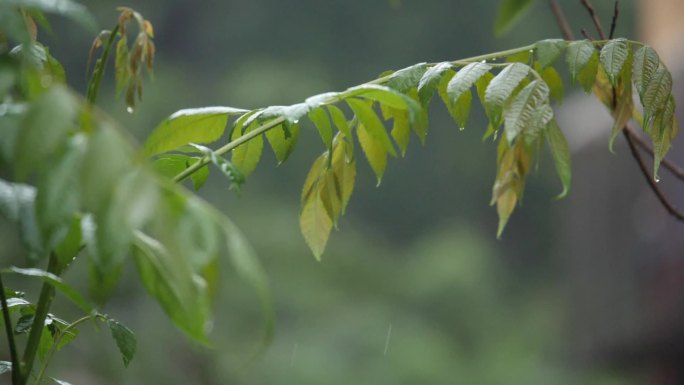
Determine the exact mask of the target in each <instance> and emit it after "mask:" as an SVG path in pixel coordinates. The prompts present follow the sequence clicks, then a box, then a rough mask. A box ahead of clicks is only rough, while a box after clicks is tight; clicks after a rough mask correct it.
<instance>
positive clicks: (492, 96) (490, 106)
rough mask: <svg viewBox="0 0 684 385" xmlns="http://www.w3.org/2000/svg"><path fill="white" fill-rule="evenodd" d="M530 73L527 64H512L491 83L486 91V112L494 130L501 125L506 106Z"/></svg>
mask: <svg viewBox="0 0 684 385" xmlns="http://www.w3.org/2000/svg"><path fill="white" fill-rule="evenodd" d="M529 73H530V67H529V66H527V65H526V64H522V63H512V64H510V65H508V66H506V68H504V69H503V70H502V71H501V72H499V74H498V75H496V76H495V77H494V79H492V81H491V82H490V83H489V86H488V87H487V90H486V91H485V111H486V112H487V116H488V117H489V120H490V122H491V124H492V126H493V127H494V128H497V127H499V126H500V125H501V113H502V112H503V109H504V104H505V103H506V102H507V101H508V99H509V98H510V97H511V96H512V95H513V91H515V89H516V88H517V87H518V85H519V84H520V83H521V82H522V81H523V79H525V78H527V75H528V74H529Z"/></svg>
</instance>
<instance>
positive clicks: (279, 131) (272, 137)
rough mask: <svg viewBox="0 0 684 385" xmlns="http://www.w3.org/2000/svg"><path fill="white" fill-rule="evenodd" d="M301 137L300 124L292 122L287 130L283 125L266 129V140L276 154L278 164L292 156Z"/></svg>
mask: <svg viewBox="0 0 684 385" xmlns="http://www.w3.org/2000/svg"><path fill="white" fill-rule="evenodd" d="M298 139H299V124H291V125H290V126H289V128H288V129H287V130H286V129H285V128H284V127H283V126H282V125H280V126H277V127H274V128H272V129H270V130H268V131H266V140H267V141H268V144H269V145H270V146H271V149H272V150H273V153H274V154H275V157H276V160H277V161H278V165H280V164H282V163H283V162H285V161H286V160H287V158H289V157H290V154H291V153H292V150H294V147H295V145H296V144H297V140H298Z"/></svg>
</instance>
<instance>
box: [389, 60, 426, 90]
mask: <svg viewBox="0 0 684 385" xmlns="http://www.w3.org/2000/svg"><path fill="white" fill-rule="evenodd" d="M427 68H428V66H427V63H418V64H414V65H412V66H410V67H406V68H402V69H400V70H398V71H396V72H394V73H392V74H391V75H389V79H387V82H386V83H385V85H387V87H389V88H393V89H395V90H397V91H399V92H402V93H405V92H407V91H408V90H410V89H411V88H415V87H417V86H418V82H419V81H420V79H421V78H422V77H423V74H424V73H425V71H427Z"/></svg>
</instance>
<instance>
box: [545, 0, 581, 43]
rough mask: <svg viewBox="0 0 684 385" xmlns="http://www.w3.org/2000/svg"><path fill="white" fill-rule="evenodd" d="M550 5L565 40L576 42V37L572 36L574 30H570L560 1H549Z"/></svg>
mask: <svg viewBox="0 0 684 385" xmlns="http://www.w3.org/2000/svg"><path fill="white" fill-rule="evenodd" d="M549 5H551V11H552V12H553V15H554V16H555V17H556V21H558V27H559V28H560V30H561V33H562V34H563V37H564V38H565V40H575V36H573V34H572V29H570V24H568V19H567V18H566V17H565V13H563V8H561V6H560V4H558V1H557V0H549Z"/></svg>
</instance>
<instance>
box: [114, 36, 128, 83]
mask: <svg viewBox="0 0 684 385" xmlns="http://www.w3.org/2000/svg"><path fill="white" fill-rule="evenodd" d="M128 61H129V59H128V41H127V39H126V35H123V36H122V37H121V38H120V39H119V42H118V43H116V59H115V60H114V79H115V81H116V94H117V95H119V94H121V91H123V89H124V88H126V85H127V84H128V81H129V80H130V78H131V73H130V67H129V66H128Z"/></svg>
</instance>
